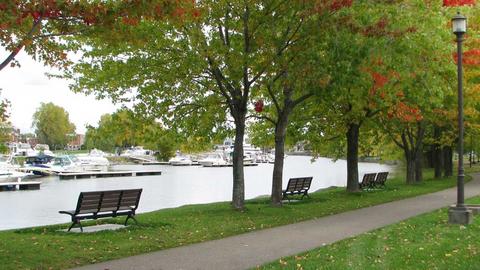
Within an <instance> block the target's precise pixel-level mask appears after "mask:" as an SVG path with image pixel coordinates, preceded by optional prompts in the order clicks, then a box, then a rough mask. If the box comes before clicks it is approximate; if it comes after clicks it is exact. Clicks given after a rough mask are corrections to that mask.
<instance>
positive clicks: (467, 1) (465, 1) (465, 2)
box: [443, 0, 476, 7]
mask: <svg viewBox="0 0 480 270" xmlns="http://www.w3.org/2000/svg"><path fill="white" fill-rule="evenodd" d="M475 2H476V1H475V0H443V6H444V7H458V6H473V5H475Z"/></svg>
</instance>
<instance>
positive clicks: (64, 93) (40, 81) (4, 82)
mask: <svg viewBox="0 0 480 270" xmlns="http://www.w3.org/2000/svg"><path fill="white" fill-rule="evenodd" d="M6 56H7V54H6V52H5V51H3V50H1V49H0V61H3V59H5V57H6ZM17 59H18V60H19V62H20V64H21V67H15V68H12V67H6V68H4V69H3V70H2V71H0V88H1V89H2V92H1V94H0V98H6V99H8V100H9V101H10V102H11V108H10V115H11V116H10V121H11V122H12V124H13V126H14V127H16V128H20V130H21V132H31V131H33V130H32V128H31V125H32V115H33V113H34V112H35V111H36V110H37V108H38V107H39V106H40V103H41V102H45V103H47V102H53V103H54V104H55V105H58V106H61V107H63V108H64V109H65V110H66V111H67V112H68V113H69V116H70V121H71V122H72V123H74V124H75V126H76V128H77V130H76V132H77V133H79V134H84V133H85V126H86V125H87V124H90V125H94V126H96V125H97V123H98V120H99V119H100V116H101V115H102V114H105V113H112V112H114V111H115V110H116V109H117V108H119V107H120V105H113V104H112V102H111V101H110V100H96V99H95V97H93V96H85V95H84V94H75V93H73V92H72V91H70V90H69V88H68V81H66V80H61V79H49V78H48V77H47V76H46V75H45V73H46V72H50V71H51V69H50V68H48V67H44V66H43V64H41V63H37V62H35V61H34V60H33V59H31V58H30V57H29V56H28V55H27V54H26V53H24V52H23V51H22V52H20V53H19V55H18V56H17Z"/></svg>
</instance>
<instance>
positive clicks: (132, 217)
mask: <svg viewBox="0 0 480 270" xmlns="http://www.w3.org/2000/svg"><path fill="white" fill-rule="evenodd" d="M129 218H131V219H133V221H135V224H138V221H137V219H136V218H135V217H134V216H133V215H128V216H127V219H125V226H127V222H128V219H129Z"/></svg>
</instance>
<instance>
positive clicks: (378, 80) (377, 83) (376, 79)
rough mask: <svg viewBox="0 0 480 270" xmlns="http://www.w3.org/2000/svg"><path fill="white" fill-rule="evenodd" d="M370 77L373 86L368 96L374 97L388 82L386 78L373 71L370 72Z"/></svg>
mask: <svg viewBox="0 0 480 270" xmlns="http://www.w3.org/2000/svg"><path fill="white" fill-rule="evenodd" d="M370 76H372V79H373V86H372V89H370V95H372V96H373V95H375V94H376V93H377V90H378V89H380V88H382V87H384V86H385V85H386V84H387V83H388V81H389V80H390V79H389V78H388V77H387V76H384V75H382V74H380V73H378V72H375V71H371V72H370Z"/></svg>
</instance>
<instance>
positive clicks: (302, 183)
mask: <svg viewBox="0 0 480 270" xmlns="http://www.w3.org/2000/svg"><path fill="white" fill-rule="evenodd" d="M312 179H313V177H298V178H290V179H289V180H288V184H287V189H285V190H283V191H282V193H283V196H282V200H285V199H287V200H288V201H290V199H289V198H288V196H292V195H297V194H298V195H299V194H302V199H303V197H305V196H307V197H310V196H309V195H308V190H309V189H310V185H311V184H312Z"/></svg>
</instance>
